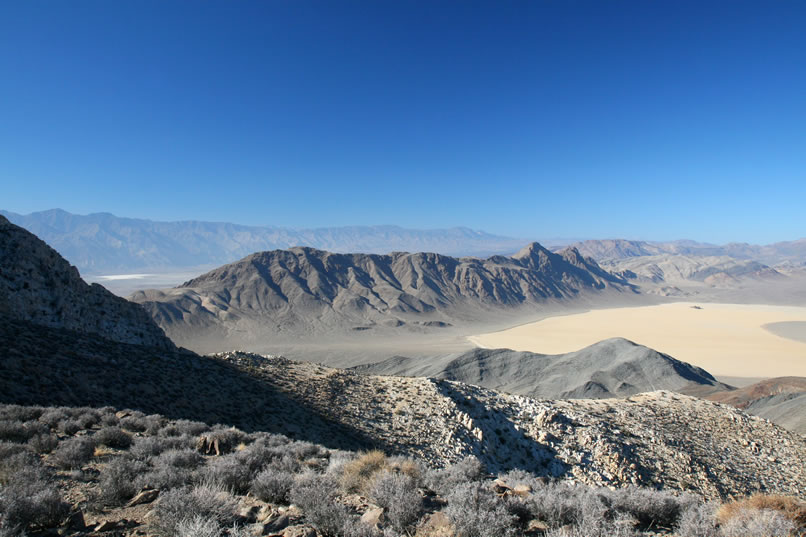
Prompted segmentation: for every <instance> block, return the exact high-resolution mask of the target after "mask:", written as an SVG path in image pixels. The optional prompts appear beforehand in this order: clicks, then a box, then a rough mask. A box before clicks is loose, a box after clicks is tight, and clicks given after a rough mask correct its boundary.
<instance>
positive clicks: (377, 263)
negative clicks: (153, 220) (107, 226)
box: [131, 243, 635, 350]
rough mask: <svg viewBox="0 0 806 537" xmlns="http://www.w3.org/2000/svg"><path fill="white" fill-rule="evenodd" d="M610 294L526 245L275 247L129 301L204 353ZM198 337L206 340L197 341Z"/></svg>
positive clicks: (561, 259)
mask: <svg viewBox="0 0 806 537" xmlns="http://www.w3.org/2000/svg"><path fill="white" fill-rule="evenodd" d="M609 292H613V293H628V294H633V293H635V290H634V288H633V287H632V286H631V285H630V284H628V283H626V282H625V281H624V280H623V279H621V278H619V277H617V276H614V275H613V274H611V273H609V272H607V271H605V270H602V269H601V268H600V267H599V266H598V265H597V264H596V263H595V262H594V261H592V260H590V259H586V258H584V257H582V256H581V255H580V254H579V252H577V251H576V250H574V249H568V250H564V251H562V252H560V253H559V254H555V253H552V252H550V251H548V250H546V249H545V248H543V247H542V246H540V245H539V244H537V243H532V244H530V245H529V246H527V247H526V248H524V249H523V250H521V251H520V252H519V253H517V254H516V255H514V256H512V257H504V256H493V257H490V258H488V259H478V258H470V257H466V258H454V257H449V256H444V255H440V254H434V253H414V254H411V253H400V252H396V253H392V254H388V255H369V254H337V253H330V252H324V251H321V250H314V249H312V248H292V249H290V250H274V251H271V252H261V253H256V254H253V255H250V256H248V257H245V258H244V259H242V260H240V261H238V262H236V263H232V264H230V265H225V266H223V267H220V268H218V269H215V270H213V271H211V272H208V273H207V274H204V275H202V276H199V277H198V278H195V279H193V280H191V281H188V282H186V283H185V284H183V285H182V286H180V287H177V288H174V289H168V290H146V291H141V292H137V293H135V294H134V295H132V296H131V299H132V300H133V301H135V302H138V303H140V304H142V305H143V306H144V307H145V308H146V309H147V310H148V311H149V312H150V313H151V315H152V316H153V317H154V319H155V320H156V321H157V322H158V323H159V324H160V326H162V327H163V329H165V331H166V333H168V334H169V336H170V337H171V338H172V339H173V340H174V341H176V342H178V343H180V344H182V345H185V346H187V347H189V348H194V349H204V350H206V349H211V348H215V347H213V345H216V346H217V348H218V349H222V348H223V349H226V348H233V347H242V346H243V344H244V342H249V343H253V342H255V341H270V340H271V339H272V338H273V337H276V336H282V335H284V336H286V337H288V336H294V335H296V334H301V333H304V334H315V333H323V332H328V331H333V330H336V331H351V330H354V331H361V330H369V329H383V328H384V327H387V328H389V327H392V328H396V327H404V329H406V328H416V329H418V330H422V329H423V327H431V328H433V327H445V326H448V325H450V324H453V323H455V322H457V321H458V322H461V321H463V320H467V319H479V318H481V317H483V316H484V314H485V312H486V311H492V310H500V309H502V308H509V309H513V308H517V307H520V306H535V305H539V304H544V303H546V302H548V301H552V300H556V301H562V300H566V299H569V298H573V297H577V296H586V295H590V294H602V293H609ZM204 337H208V338H209V339H208V340H207V341H208V342H210V341H211V342H212V343H208V344H207V346H204V344H203V343H202V339H203V338H204Z"/></svg>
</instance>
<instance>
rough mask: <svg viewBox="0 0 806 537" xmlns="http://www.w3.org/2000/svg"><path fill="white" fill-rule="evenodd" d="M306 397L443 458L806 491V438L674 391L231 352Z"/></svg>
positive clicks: (705, 489)
mask: <svg viewBox="0 0 806 537" xmlns="http://www.w3.org/2000/svg"><path fill="white" fill-rule="evenodd" d="M214 356H215V357H216V358H217V359H220V360H225V361H228V362H235V363H238V364H239V365H241V366H242V367H248V368H250V371H251V373H252V374H253V375H255V376H256V377H259V378H265V379H266V380H267V381H269V380H270V381H271V382H272V383H273V384H274V385H275V386H276V387H277V388H278V390H280V391H282V392H283V393H286V394H288V395H289V397H292V398H294V399H295V400H300V401H305V405H306V406H307V407H309V408H314V409H316V411H317V412H320V413H322V415H324V416H326V417H327V418H329V419H332V420H334V421H337V422H340V423H343V424H345V425H348V426H349V427H353V428H355V429H356V430H358V431H361V432H362V433H363V434H364V435H365V436H367V437H369V438H372V439H374V440H375V441H376V442H378V445H379V446H380V447H382V448H383V449H387V450H389V451H390V452H394V453H401V454H407V455H413V456H416V457H418V458H421V459H422V460H424V461H427V462H428V463H429V464H433V465H436V466H444V465H445V464H448V463H451V462H456V461H458V460H461V459H462V458H464V457H466V456H468V455H474V456H477V457H479V459H480V460H482V461H483V462H484V463H485V464H486V465H487V466H488V467H489V468H490V469H491V470H493V471H505V470H509V469H514V468H521V469H525V470H528V471H530V472H533V473H536V474H537V475H542V476H551V477H567V478H570V479H574V480H577V481H579V482H581V483H586V484H591V485H608V486H625V485H630V484H635V485H644V486H652V487H664V488H669V489H678V490H691V491H694V492H697V493H699V494H702V495H704V496H706V497H711V498H718V497H731V496H736V495H744V494H748V493H751V492H754V491H767V492H780V493H785V494H792V495H797V496H804V495H806V487H804V483H806V470H804V462H805V461H806V441H805V440H804V438H803V437H801V436H799V435H797V434H794V433H791V432H789V431H786V430H784V429H782V428H780V427H778V426H776V425H774V424H772V423H770V422H769V421H767V420H764V419H762V418H758V417H754V416H749V415H747V414H745V413H743V412H741V411H739V410H737V409H735V408H732V407H729V406H726V405H721V404H716V403H712V402H710V401H704V400H701V399H697V398H694V397H688V396H684V395H680V394H676V393H673V392H666V391H660V392H651V393H644V394H639V395H635V396H632V397H630V398H627V399H601V400H537V399H531V398H528V397H523V396H517V395H510V394H504V393H499V392H495V391H492V390H487V389H484V388H480V387H476V386H471V385H465V384H461V383H457V382H452V381H442V380H434V379H427V378H402V377H378V376H363V375H355V374H352V373H350V372H346V371H343V370H338V369H331V368H326V367H323V366H319V365H316V364H310V363H299V362H290V361H288V360H285V359H283V358H272V357H269V358H261V357H259V356H257V355H253V354H246V353H223V354H218V355H214Z"/></svg>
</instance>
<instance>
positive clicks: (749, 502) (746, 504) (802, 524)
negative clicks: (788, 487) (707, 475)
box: [716, 494, 806, 529]
mask: <svg viewBox="0 0 806 537" xmlns="http://www.w3.org/2000/svg"><path fill="white" fill-rule="evenodd" d="M748 509H756V510H761V509H767V510H770V511H776V512H779V513H781V514H782V515H783V516H785V517H786V518H787V519H789V520H791V521H792V522H794V523H795V525H796V526H797V527H798V528H800V529H804V528H806V503H804V502H802V501H800V500H798V499H797V498H793V497H791V496H783V495H776V494H753V495H752V496H750V497H749V498H743V499H741V500H736V501H733V502H728V503H726V504H723V505H722V506H721V507H720V508H719V510H718V511H717V514H716V516H717V520H719V523H720V524H722V525H724V524H726V523H728V522H729V521H730V520H731V519H733V518H735V517H736V516H738V515H739V514H740V513H742V512H744V511H746V510H748Z"/></svg>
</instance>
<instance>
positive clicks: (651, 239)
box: [0, 207, 806, 246]
mask: <svg viewBox="0 0 806 537" xmlns="http://www.w3.org/2000/svg"><path fill="white" fill-rule="evenodd" d="M2 211H5V212H8V213H14V214H17V215H20V216H31V215H35V214H41V213H47V212H49V211H63V212H65V213H68V214H70V215H72V216H79V217H89V216H94V215H111V216H114V217H115V218H120V219H127V220H142V221H148V222H158V223H165V224H171V223H182V222H203V223H210V224H233V225H236V226H244V227H251V228H267V229H272V228H276V229H287V230H292V231H305V230H313V231H317V230H325V229H350V228H397V229H402V230H410V231H423V232H428V231H444V230H452V229H465V230H469V231H473V232H477V233H484V234H488V235H491V236H497V237H500V238H503V239H512V240H523V241H524V245H526V244H527V243H528V242H533V241H537V242H540V241H541V240H544V241H555V242H556V244H555V243H552V244H544V246H551V245H554V246H561V245H563V244H571V243H574V242H582V241H588V240H593V241H605V240H628V241H639V242H655V243H666V242H683V241H691V242H696V243H701V244H711V245H715V246H719V245H725V244H730V243H736V244H742V243H748V244H755V245H759V246H764V245H767V244H775V243H780V242H792V241H798V240H802V239H806V233H804V234H803V235H802V236H797V237H791V238H781V239H777V240H773V241H770V242H765V243H751V242H749V241H746V240H735V241H726V242H717V241H709V240H698V239H692V238H691V237H660V238H656V237H642V236H637V235H633V236H619V237H615V236H598V237H596V236H588V237H562V236H558V237H553V236H552V237H550V236H539V235H535V236H532V237H528V236H526V237H524V236H522V237H517V236H510V235H501V234H498V233H492V232H490V231H489V230H486V229H482V228H479V227H472V226H464V225H454V226H450V225H447V226H445V227H430V228H425V227H411V226H403V225H400V224H395V223H388V222H382V223H376V224H344V225H339V226H321V227H306V226H286V225H280V224H274V223H267V224H245V223H243V222H233V221H224V220H205V219H203V218H202V219H185V220H177V219H165V220H162V219H152V218H145V217H142V216H133V215H124V214H115V213H111V212H109V211H98V212H92V213H86V214H79V213H73V212H70V211H67V210H65V209H63V208H61V207H52V208H48V209H42V210H36V211H31V212H29V213H22V212H19V211H14V210H11V209H8V208H5V207H0V212H2Z"/></svg>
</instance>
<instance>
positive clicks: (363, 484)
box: [342, 450, 389, 494]
mask: <svg viewBox="0 0 806 537" xmlns="http://www.w3.org/2000/svg"><path fill="white" fill-rule="evenodd" d="M388 467H389V462H388V460H387V458H386V455H384V453H383V452H382V451H378V450H373V451H367V452H366V453H362V454H361V455H360V456H359V457H358V458H357V459H355V460H353V461H350V462H348V463H347V464H345V465H344V469H343V470H342V486H343V487H344V489H345V490H346V491H347V492H357V493H362V494H366V493H367V492H368V491H369V487H370V485H371V483H372V481H373V477H374V476H375V474H377V473H378V472H380V471H382V470H385V469H387V468H388Z"/></svg>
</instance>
